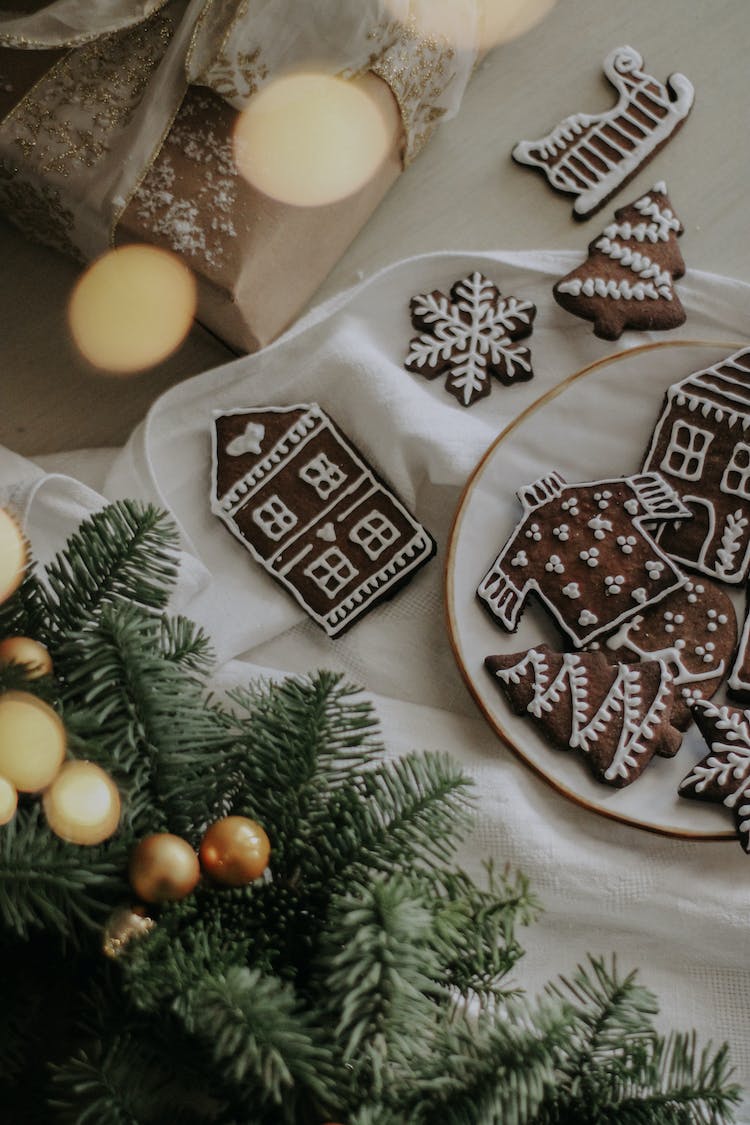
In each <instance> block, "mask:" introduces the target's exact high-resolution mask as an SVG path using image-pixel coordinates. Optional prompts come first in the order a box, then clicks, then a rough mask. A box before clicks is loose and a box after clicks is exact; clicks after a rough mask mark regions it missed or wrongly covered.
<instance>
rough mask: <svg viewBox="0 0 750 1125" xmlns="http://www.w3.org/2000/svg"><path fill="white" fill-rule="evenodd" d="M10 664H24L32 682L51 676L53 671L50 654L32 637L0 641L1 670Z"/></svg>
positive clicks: (10, 638) (8, 638)
mask: <svg viewBox="0 0 750 1125" xmlns="http://www.w3.org/2000/svg"><path fill="white" fill-rule="evenodd" d="M9 664H23V666H24V668H25V670H26V676H27V678H28V679H30V680H38V679H39V677H40V676H49V674H50V673H51V671H52V658H51V656H50V654H49V652H48V651H47V649H46V648H45V647H44V645H43V644H40V643H39V641H35V640H33V639H32V638H31V637H6V638H5V640H4V641H0V668H6V667H7V666H8V665H9Z"/></svg>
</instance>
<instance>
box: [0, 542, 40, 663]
mask: <svg viewBox="0 0 750 1125" xmlns="http://www.w3.org/2000/svg"><path fill="white" fill-rule="evenodd" d="M49 627H50V622H49V605H48V602H47V596H46V591H45V588H44V586H43V585H42V583H41V582H40V581H39V578H38V577H37V575H36V573H35V570H34V564H33V563H32V562H29V563H28V565H27V568H26V574H25V576H24V579H23V581H22V583H21V585H20V586H19V587H18V589H17V590H16V591H15V593H14V594H12V595H11V597H9V598H7V599H6V601H4V602H3V603H2V604H0V638H4V637H33V638H34V639H35V640H37V641H41V642H42V644H45V645H46V644H47V643H48V641H49Z"/></svg>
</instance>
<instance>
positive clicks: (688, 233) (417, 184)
mask: <svg viewBox="0 0 750 1125" xmlns="http://www.w3.org/2000/svg"><path fill="white" fill-rule="evenodd" d="M625 43H629V44H630V45H632V46H634V47H636V48H637V49H638V50H639V51H640V52H641V54H642V55H643V57H644V63H645V69H646V70H647V71H648V72H649V73H651V74H653V75H655V76H656V77H657V78H659V79H660V80H661V81H664V79H665V78H666V76H667V75H668V74H671V73H673V72H675V71H682V72H683V73H684V74H686V75H687V76H688V77H689V78H690V79H691V81H692V82H693V84H694V86H695V89H696V102H695V106H694V108H693V111H692V114H691V116H690V118H689V119H688V121H687V122H686V124H685V127H684V128H683V129H682V130H681V131H680V132H679V133H678V134H677V136H676V137H675V138H674V139H673V140H672V141H671V142H670V143H669V144H668V145H667V146H666V147H665V148H664V149H663V150H662V151H661V152H660V153H659V154H658V155H657V156H656V158H655V159H654V160H653V162H652V163H651V164H650V165H649V166H648V167H647V168H646V169H645V170H642V171H641V172H640V173H639V175H638V177H637V178H636V179H635V180H634V181H633V182H632V183H631V185H629V186H628V187H627V188H626V189H625V191H624V192H623V193H619V194H618V196H617V197H616V199H615V200H614V201H613V202H612V204H611V206H610V207H608V208H606V209H605V210H604V211H602V212H600V213H599V215H598V216H595V218H594V219H593V220H591V221H590V222H589V223H586V224H578V223H576V222H574V220H573V219H572V218H571V208H570V202H569V201H568V200H567V199H565V198H564V197H561V196H558V195H556V194H555V193H553V192H552V191H551V190H550V189H549V188H548V186H547V185H546V183H545V181H544V180H543V178H542V177H541V176H539V175H537V174H535V173H533V172H532V171H530V170H526V169H522V168H520V167H518V166H517V165H515V164H513V162H512V161H511V159H510V150H511V148H512V147H513V144H514V143H515V142H516V141H517V140H520V139H522V138H530V139H533V138H536V137H540V136H542V135H543V134H544V133H546V132H547V131H548V130H549V129H551V128H552V127H553V126H554V125H555V124H556V123H557V121H559V120H560V118H561V117H563V116H565V115H567V114H568V113H575V112H578V111H586V112H590V113H596V112H599V111H602V110H605V109H608V108H609V107H610V106H611V105H612V104H613V96H612V90H611V88H610V87H609V86H608V84H607V82H606V81H605V79H604V77H603V75H602V71H601V62H602V59H603V58H604V56H605V55H606V54H607V53H608V52H609V51H610V50H611V49H612V48H613V47H616V46H619V45H621V44H625ZM749 47H750V4H748V0H711V2H710V3H709V2H708V0H656V2H655V0H629V2H628V3H613V0H559V3H558V5H557V7H556V8H555V9H554V10H553V11H552V13H551V14H550V15H549V16H548V17H547V19H546V20H545V21H544V22H543V23H542V24H540V25H539V26H538V27H537V28H535V29H534V30H533V31H531V32H529V33H528V34H526V35H525V36H524V37H523V38H521V39H520V40H517V41H516V42H514V43H511V44H507V45H505V46H503V47H500V48H497V49H496V50H495V51H493V52H492V54H491V55H489V56H488V58H487V59H486V60H485V61H484V63H483V64H482V65H481V67H480V69H479V71H478V73H477V74H476V76H475V78H474V80H473V82H472V84H471V86H470V88H469V90H468V92H467V94H466V97H465V98H464V102H463V105H462V108H461V111H460V113H459V114H458V116H457V117H456V118H454V119H453V120H451V121H449V122H446V123H445V124H444V125H443V126H442V127H441V128H440V130H439V132H438V133H437V135H436V136H435V138H434V139H433V141H432V142H431V144H430V145H429V146H428V148H427V149H426V150H425V152H423V154H422V155H421V156H420V157H419V158H418V159H417V160H416V161H415V162H414V164H413V165H412V166H411V167H410V168H409V169H408V170H407V171H406V172H405V174H404V175H403V176H402V177H401V178H400V180H399V181H398V183H397V184H396V186H395V187H394V188H393V190H392V191H391V192H390V194H389V196H388V197H387V199H386V200H385V201H384V202H383V203H382V204H381V206H380V208H379V209H378V211H377V212H376V214H375V215H374V216H373V218H372V219H371V220H370V222H369V223H368V224H367V226H366V227H365V228H364V230H363V231H362V232H361V233H360V235H359V236H358V238H357V239H356V241H355V242H354V243H353V244H352V246H351V247H350V248H349V250H348V251H347V253H346V254H345V255H344V257H343V258H342V259H341V260H340V262H339V263H338V265H337V266H336V267H335V269H334V270H333V272H332V273H331V274H330V276H329V278H328V280H327V281H326V283H325V284H324V286H323V288H322V289H321V290H320V291H319V292H318V294H316V296H315V297H314V298H313V302H317V301H318V300H320V299H322V298H323V297H325V296H329V295H331V294H332V293H334V292H336V291H338V290H340V289H342V288H345V287H348V286H349V285H352V284H354V283H355V282H356V281H357V280H359V279H360V278H361V277H362V276H367V275H368V274H370V273H371V272H373V271H374V270H376V269H378V268H380V267H381V266H383V265H386V264H388V263H390V262H393V261H396V260H397V259H398V258H401V257H406V256H408V255H411V254H417V253H422V252H426V251H435V250H444V249H460V250H473V249H478V250H487V249H497V250H522V249H540V248H551V249H559V248H567V249H578V250H580V251H581V254H582V258H583V257H585V247H586V244H587V243H588V241H589V240H590V239H592V238H593V237H595V236H596V234H597V233H598V232H599V230H600V229H601V228H602V227H603V226H604V225H606V223H607V222H608V221H609V216H610V214H611V210H612V209H613V208H614V206H620V205H622V204H623V203H626V202H629V201H630V200H631V199H634V198H635V197H636V196H637V194H639V193H640V192H642V191H645V190H647V189H648V188H649V187H651V186H652V184H653V183H654V182H655V181H656V180H658V179H663V180H665V181H666V183H667V187H668V189H669V192H670V196H671V199H672V203H673V205H674V207H675V210H676V211H677V213H678V214H679V215H680V217H681V218H682V220H683V222H684V225H685V234H684V237H683V239H682V250H683V254H684V257H685V260H686V262H687V265H688V269H689V268H690V267H691V266H692V267H696V268H700V269H704V270H711V271H713V272H716V273H720V274H726V275H731V276H735V277H738V278H740V279H742V280H744V281H750V244H749V242H748V231H749V230H750V143H749V142H748V139H747V133H748V122H749V121H750V83H748V80H747V73H748V68H747V58H748V48H749ZM0 261H1V262H2V267H1V270H0V389H1V399H0V401H1V404H2V409H0V443H2V444H5V445H7V446H8V447H10V448H11V449H13V450H15V451H17V452H19V453H24V454H26V455H28V456H32V457H33V455H34V454H43V453H52V452H56V451H59V450H68V449H76V448H83V447H93V446H112V445H119V444H121V443H122V442H123V441H124V439H125V438H126V436H127V434H128V433H129V431H130V429H131V428H132V427H133V425H134V424H135V423H136V422H137V421H138V420H139V419H140V418H141V417H142V416H143V415H144V413H145V411H146V410H147V408H148V406H149V403H150V402H152V401H153V400H154V399H155V398H156V397H157V396H158V394H159V393H160V392H161V391H162V390H164V389H165V388H166V387H167V386H169V385H171V384H172V383H174V382H176V381H178V380H180V379H182V378H185V377H186V376H189V375H192V374H195V373H196V372H198V371H201V370H205V369H208V368H210V367H214V366H217V365H218V364H221V363H224V362H225V361H227V360H228V359H230V358H232V355H231V353H230V352H229V350H228V349H227V348H226V347H224V345H222V344H221V343H220V342H219V341H218V340H216V339H214V338H213V337H211V336H210V335H209V334H208V333H207V332H205V331H203V330H202V329H200V328H195V329H194V330H193V331H192V332H191V334H190V336H189V338H188V340H187V341H186V343H185V344H184V345H183V347H182V348H181V349H180V351H179V352H178V353H177V354H176V355H174V356H173V357H172V358H171V359H170V360H169V361H168V362H166V363H164V364H162V365H160V366H159V367H158V368H155V369H153V370H151V371H149V372H147V373H145V374H142V375H139V376H137V377H131V378H128V379H122V378H111V377H104V376H102V375H98V374H93V373H92V372H91V371H90V370H89V369H88V368H87V367H86V366H85V364H84V363H83V362H82V361H81V360H79V359H78V358H77V356H76V354H75V351H74V349H73V347H72V345H71V343H70V341H69V337H68V333H67V328H66V305H67V301H68V298H69V294H70V292H71V289H72V286H73V284H74V282H75V279H76V277H77V273H78V270H77V267H76V266H74V265H73V264H71V263H70V262H68V261H67V260H65V259H64V258H62V257H60V256H58V255H57V254H56V253H54V252H53V251H51V250H47V249H45V248H43V247H39V246H36V245H33V244H31V243H29V242H27V241H26V240H25V238H24V237H23V236H21V235H20V234H19V233H17V232H16V231H15V230H14V229H13V228H12V227H11V226H10V225H8V224H7V223H5V222H3V221H2V220H0ZM748 316H749V317H750V309H748Z"/></svg>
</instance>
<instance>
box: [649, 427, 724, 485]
mask: <svg viewBox="0 0 750 1125" xmlns="http://www.w3.org/2000/svg"><path fill="white" fill-rule="evenodd" d="M713 437H714V435H713V434H712V433H711V431H710V430H702V429H701V428H700V426H694V425H693V424H692V423H691V422H685V421H684V420H683V419H682V418H678V419H677V420H676V421H675V423H674V425H673V426H672V432H671V434H670V436H669V445H668V446H667V449H666V452H665V454H664V456H663V457H662V461H661V466H660V468H662V469H663V470H664V471H665V472H667V473H672V474H673V475H674V476H677V477H681V478H682V479H683V480H700V477H701V474H702V473H703V466H704V464H705V461H706V454H707V452H708V447H709V445H710V444H711V441H712V440H713Z"/></svg>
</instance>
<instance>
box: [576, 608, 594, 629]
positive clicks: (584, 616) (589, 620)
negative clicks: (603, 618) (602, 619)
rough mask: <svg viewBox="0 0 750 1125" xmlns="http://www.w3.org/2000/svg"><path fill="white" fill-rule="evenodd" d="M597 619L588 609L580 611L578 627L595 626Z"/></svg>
mask: <svg viewBox="0 0 750 1125" xmlns="http://www.w3.org/2000/svg"><path fill="white" fill-rule="evenodd" d="M598 620H599V618H598V617H597V616H596V614H595V613H592V612H591V610H590V609H582V610H581V612H580V613H579V615H578V624H579V625H596V623H597V621H598Z"/></svg>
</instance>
